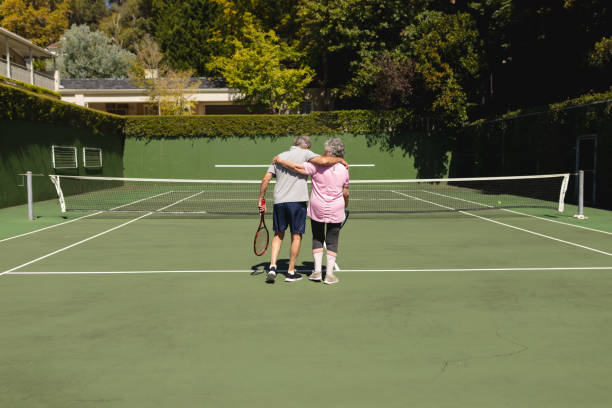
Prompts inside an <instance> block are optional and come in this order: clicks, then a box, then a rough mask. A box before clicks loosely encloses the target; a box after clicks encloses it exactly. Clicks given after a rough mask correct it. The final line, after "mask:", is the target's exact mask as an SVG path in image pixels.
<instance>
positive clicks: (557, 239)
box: [394, 191, 612, 256]
mask: <svg viewBox="0 0 612 408" xmlns="http://www.w3.org/2000/svg"><path fill="white" fill-rule="evenodd" d="M394 193H397V194H400V195H403V196H406V197H410V198H414V199H415V200H419V201H424V202H426V203H429V204H433V205H436V206H438V207H442V208H446V209H447V210H454V208H452V207H447V206H445V205H442V204H438V203H434V202H432V201H427V200H423V199H422V198H418V197H414V196H411V195H409V194H404V193H399V192H397V191H394ZM459 212H460V213H461V214H465V215H469V216H471V217H476V218H479V219H481V220H484V221H489V222H492V223H494V224H498V225H503V226H505V227H508V228H512V229H515V230H518V231H523V232H526V233H528V234H532V235H536V236H538V237H542V238H546V239H550V240H553V241H557V242H562V243H564V244H568V245H572V246H575V247H578V248H582V249H586V250H589V251H593V252H597V253H599V254H602V255H607V256H612V253H609V252H605V251H600V250H599V249H595V248H591V247H588V246H586V245H580V244H576V243H575V242H570V241H565V240H563V239H559V238H555V237H551V236H549V235H544V234H540V233H539V232H535V231H530V230H528V229H525V228H520V227H516V226H514V225H510V224H506V223H503V222H500V221H496V220H492V219H491V218H486V217H482V216H480V215H476V214H472V213H469V212H467V211H459Z"/></svg>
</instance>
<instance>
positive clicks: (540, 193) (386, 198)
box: [50, 174, 570, 215]
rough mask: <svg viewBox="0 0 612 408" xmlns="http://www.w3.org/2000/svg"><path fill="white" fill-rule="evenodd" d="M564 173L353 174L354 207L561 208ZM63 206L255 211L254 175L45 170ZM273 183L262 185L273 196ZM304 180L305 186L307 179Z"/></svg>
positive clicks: (116, 209)
mask: <svg viewBox="0 0 612 408" xmlns="http://www.w3.org/2000/svg"><path fill="white" fill-rule="evenodd" d="M569 176H570V174H549V175H538V176H517V177H486V178H446V179H408V180H352V181H351V182H350V187H349V192H350V201H349V209H350V210H351V212H352V213H357V214H358V213H365V214H367V213H413V212H414V213H416V212H438V211H474V210H487V209H501V208H529V207H532V208H538V207H540V208H553V209H556V210H558V211H561V212H563V208H564V200H565V193H566V190H567V185H568V180H569ZM50 178H51V180H52V182H53V183H54V185H55V187H56V190H57V193H58V197H59V201H60V205H61V209H62V212H66V211H94V212H97V211H103V212H106V211H112V212H145V213H170V214H208V215H254V214H257V199H258V197H259V186H260V183H261V181H260V180H187V179H150V178H116V177H88V176H64V175H52V176H50ZM273 183H274V181H272V183H271V184H272V185H271V186H269V188H268V191H267V193H266V201H267V203H268V208H269V209H270V208H271V205H272V204H273V200H272V191H273ZM309 188H310V187H309Z"/></svg>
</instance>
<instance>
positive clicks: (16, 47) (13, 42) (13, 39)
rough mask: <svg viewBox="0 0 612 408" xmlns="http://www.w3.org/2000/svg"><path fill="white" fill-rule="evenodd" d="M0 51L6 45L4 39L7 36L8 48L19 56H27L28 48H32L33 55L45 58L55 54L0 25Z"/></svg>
mask: <svg viewBox="0 0 612 408" xmlns="http://www.w3.org/2000/svg"><path fill="white" fill-rule="evenodd" d="M0 38H1V39H2V40H1V41H0V52H3V51H4V49H5V47H6V42H5V41H6V40H5V38H8V43H9V48H10V49H11V50H13V51H15V52H16V53H18V54H19V55H21V56H24V57H28V56H29V55H30V48H31V49H32V56H33V57H45V58H53V57H54V56H55V55H54V54H53V53H51V52H49V51H47V50H45V49H44V48H42V47H39V46H38V45H36V44H34V43H33V42H32V41H30V40H26V39H25V38H23V37H21V36H19V35H17V34H15V33H13V32H11V31H8V30H5V29H4V28H2V27H0Z"/></svg>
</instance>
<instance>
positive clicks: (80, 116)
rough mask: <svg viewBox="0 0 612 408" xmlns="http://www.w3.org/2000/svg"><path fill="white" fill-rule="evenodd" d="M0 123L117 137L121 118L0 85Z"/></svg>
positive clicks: (121, 126)
mask: <svg viewBox="0 0 612 408" xmlns="http://www.w3.org/2000/svg"><path fill="white" fill-rule="evenodd" d="M0 119H9V120H26V121H31V122H41V123H52V124H59V125H65V126H69V127H75V128H84V129H91V130H92V131H93V132H94V133H97V132H106V131H111V132H113V133H119V134H121V133H122V131H123V126H124V122H125V120H124V118H123V117H121V116H118V115H112V114H108V113H105V112H100V111H96V110H93V109H89V108H84V107H82V106H77V105H74V104H72V103H68V102H63V101H59V100H57V99H55V98H54V97H50V96H46V95H40V94H36V93H33V92H30V91H26V90H23V89H18V88H15V87H13V86H9V85H6V84H0Z"/></svg>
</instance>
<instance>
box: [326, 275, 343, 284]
mask: <svg viewBox="0 0 612 408" xmlns="http://www.w3.org/2000/svg"><path fill="white" fill-rule="evenodd" d="M338 282H340V279H338V277H337V276H336V275H334V274H333V273H328V274H326V275H325V280H324V281H323V283H324V284H326V285H333V284H334V283H338Z"/></svg>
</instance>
